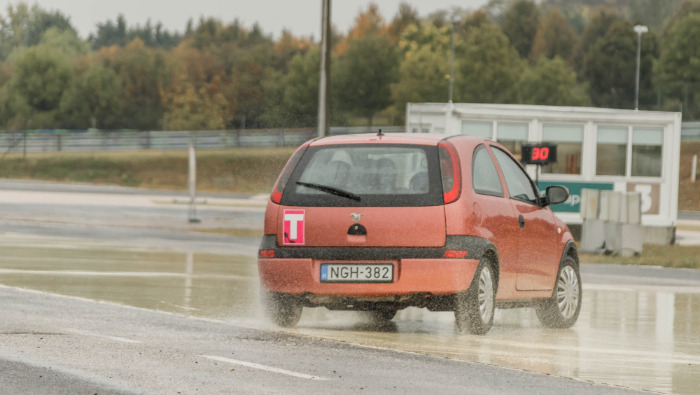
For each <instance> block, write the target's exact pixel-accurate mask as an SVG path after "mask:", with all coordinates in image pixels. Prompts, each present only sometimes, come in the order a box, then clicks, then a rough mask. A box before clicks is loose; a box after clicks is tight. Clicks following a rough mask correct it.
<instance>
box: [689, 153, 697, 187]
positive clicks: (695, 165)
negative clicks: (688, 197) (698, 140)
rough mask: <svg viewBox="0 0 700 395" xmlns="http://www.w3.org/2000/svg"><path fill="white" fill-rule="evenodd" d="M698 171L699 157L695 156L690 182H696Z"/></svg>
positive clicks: (691, 167)
mask: <svg viewBox="0 0 700 395" xmlns="http://www.w3.org/2000/svg"><path fill="white" fill-rule="evenodd" d="M697 170H698V156H697V155H693V164H692V166H690V181H692V182H695V176H696V175H697Z"/></svg>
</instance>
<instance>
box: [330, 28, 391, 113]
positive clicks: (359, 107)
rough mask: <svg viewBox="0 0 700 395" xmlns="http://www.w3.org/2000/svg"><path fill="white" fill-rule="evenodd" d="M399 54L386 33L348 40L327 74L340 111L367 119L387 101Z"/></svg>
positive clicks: (387, 103)
mask: <svg viewBox="0 0 700 395" xmlns="http://www.w3.org/2000/svg"><path fill="white" fill-rule="evenodd" d="M398 66H399V56H398V51H397V50H396V46H394V45H393V44H392V43H391V42H390V41H389V39H388V38H387V37H386V36H377V35H374V34H368V35H366V36H364V37H361V38H357V39H354V40H352V41H351V42H350V44H349V46H348V50H347V52H346V53H345V54H344V56H342V57H341V58H340V59H338V66H337V68H336V70H334V72H332V73H331V80H332V83H333V89H334V90H333V91H332V93H331V94H332V95H335V96H336V97H337V98H338V103H339V106H341V108H342V109H343V110H346V111H348V112H350V113H353V114H355V115H358V116H362V117H365V118H367V121H368V124H369V125H370V126H371V125H372V117H373V116H374V115H375V114H376V113H377V112H379V111H381V110H383V109H385V108H386V107H388V106H389V105H390V104H391V89H390V87H391V84H392V83H394V82H396V80H397V71H398Z"/></svg>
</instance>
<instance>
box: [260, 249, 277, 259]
mask: <svg viewBox="0 0 700 395" xmlns="http://www.w3.org/2000/svg"><path fill="white" fill-rule="evenodd" d="M258 254H260V257H261V258H274V257H275V250H260V251H258Z"/></svg>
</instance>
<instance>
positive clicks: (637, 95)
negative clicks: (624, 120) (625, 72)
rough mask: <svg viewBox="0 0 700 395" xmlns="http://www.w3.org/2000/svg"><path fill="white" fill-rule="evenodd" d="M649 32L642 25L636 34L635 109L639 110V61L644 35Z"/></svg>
mask: <svg viewBox="0 0 700 395" xmlns="http://www.w3.org/2000/svg"><path fill="white" fill-rule="evenodd" d="M648 31H649V28H647V27H646V26H642V25H636V26H635V27H634V32H635V33H637V74H636V76H635V80H634V109H635V110H639V61H640V55H641V53H642V34H644V33H646V32H648Z"/></svg>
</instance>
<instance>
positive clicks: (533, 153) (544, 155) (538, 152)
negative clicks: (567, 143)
mask: <svg viewBox="0 0 700 395" xmlns="http://www.w3.org/2000/svg"><path fill="white" fill-rule="evenodd" d="M556 161H557V146H556V145H548V144H523V159H522V162H523V163H524V164H526V165H546V164H548V163H552V162H556Z"/></svg>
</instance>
